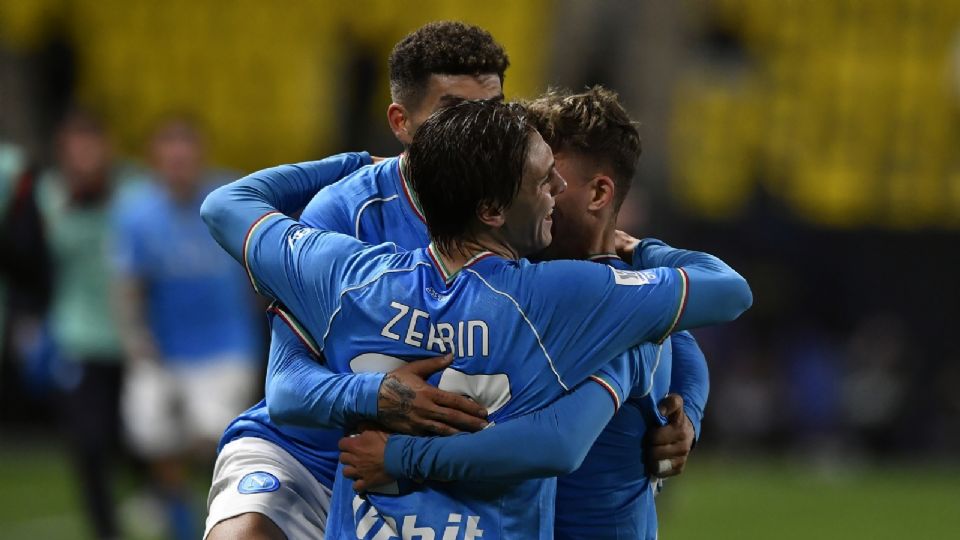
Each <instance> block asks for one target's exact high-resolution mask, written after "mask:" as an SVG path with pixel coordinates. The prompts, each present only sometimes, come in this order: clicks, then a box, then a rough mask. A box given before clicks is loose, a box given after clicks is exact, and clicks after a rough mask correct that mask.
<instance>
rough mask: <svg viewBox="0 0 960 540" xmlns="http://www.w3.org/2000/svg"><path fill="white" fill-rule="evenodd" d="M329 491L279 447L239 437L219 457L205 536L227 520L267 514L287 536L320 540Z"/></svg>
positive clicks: (208, 504) (327, 506) (260, 440)
mask: <svg viewBox="0 0 960 540" xmlns="http://www.w3.org/2000/svg"><path fill="white" fill-rule="evenodd" d="M331 495H332V494H331V492H330V489H328V488H327V487H326V486H324V485H323V484H321V483H320V482H319V481H317V479H316V478H315V477H314V476H313V475H312V474H310V471H308V470H307V468H306V467H304V466H303V465H302V464H301V463H300V462H299V461H297V460H296V459H294V457H293V456H291V455H290V454H288V453H287V452H286V451H285V450H284V449H283V448H280V447H279V446H277V445H275V444H273V443H272V442H270V441H266V440H264V439H259V438H257V437H241V438H239V439H236V440H234V441H231V442H229V443H228V444H227V445H226V446H224V447H223V450H222V451H221V452H220V455H219V456H217V464H216V466H215V467H214V469H213V482H212V484H211V485H210V495H209V496H208V497H207V523H206V530H205V531H204V533H203V537H204V538H206V537H207V535H208V534H210V529H212V528H213V526H214V525H216V524H217V523H220V522H221V521H223V520H225V519H230V518H232V517H236V516H239V515H240V514H246V513H248V512H256V513H258V514H263V515H264V516H266V517H268V518H270V521H272V522H273V523H274V524H276V525H277V527H279V528H280V530H281V531H283V534H285V535H286V536H287V538H289V539H290V540H299V539H301V538H303V539H320V540H323V535H324V530H325V529H326V525H327V513H328V512H329V510H330V497H331Z"/></svg>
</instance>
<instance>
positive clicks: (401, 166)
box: [397, 153, 427, 223]
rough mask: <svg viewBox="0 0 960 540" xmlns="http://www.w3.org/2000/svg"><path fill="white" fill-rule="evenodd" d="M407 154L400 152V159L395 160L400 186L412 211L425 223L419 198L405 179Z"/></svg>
mask: <svg viewBox="0 0 960 540" xmlns="http://www.w3.org/2000/svg"><path fill="white" fill-rule="evenodd" d="M406 158H407V154H406V153H403V154H400V159H398V160H397V169H398V170H399V172H400V186H401V187H402V188H403V194H404V195H406V196H407V202H408V203H410V208H412V209H413V212H414V213H415V214H417V217H418V218H420V221H422V222H423V223H426V222H427V220H426V218H424V217H423V208H421V207H420V200H419V199H418V198H417V194H416V193H415V192H414V191H413V186H411V185H410V182H409V180H407V176H408V175H407V169H408V167H407V159H406Z"/></svg>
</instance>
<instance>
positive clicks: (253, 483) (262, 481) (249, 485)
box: [237, 471, 280, 495]
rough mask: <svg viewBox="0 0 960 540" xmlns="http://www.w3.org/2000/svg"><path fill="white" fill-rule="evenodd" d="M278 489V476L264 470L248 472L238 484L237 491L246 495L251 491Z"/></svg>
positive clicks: (266, 491)
mask: <svg viewBox="0 0 960 540" xmlns="http://www.w3.org/2000/svg"><path fill="white" fill-rule="evenodd" d="M278 489H280V480H278V479H277V477H276V476H274V475H272V474H270V473H268V472H264V471H256V472H252V473H250V474H247V475H246V476H244V477H243V478H241V479H240V484H239V485H237V491H239V492H240V493H242V494H244V495H249V494H251V493H270V492H271V491H276V490H278Z"/></svg>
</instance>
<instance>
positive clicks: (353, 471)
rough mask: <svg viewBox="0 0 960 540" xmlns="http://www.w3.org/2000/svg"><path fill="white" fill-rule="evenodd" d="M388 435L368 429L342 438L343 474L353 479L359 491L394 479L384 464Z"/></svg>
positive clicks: (354, 486)
mask: <svg viewBox="0 0 960 540" xmlns="http://www.w3.org/2000/svg"><path fill="white" fill-rule="evenodd" d="M387 437H388V435H387V434H386V433H385V432H383V431H379V430H367V431H363V432H361V433H360V434H358V435H354V436H352V437H344V438H342V439H340V443H339V444H338V445H337V446H339V447H340V463H343V475H344V476H346V477H347V478H349V479H351V480H353V489H354V490H355V491H356V492H357V493H363V492H364V491H367V490H369V489H372V488H376V487H377V486H382V485H384V484H389V483H390V482H393V481H394V478H393V477H391V476H390V475H389V474H387V469H386V467H385V466H384V464H383V458H384V453H385V452H386V450H387Z"/></svg>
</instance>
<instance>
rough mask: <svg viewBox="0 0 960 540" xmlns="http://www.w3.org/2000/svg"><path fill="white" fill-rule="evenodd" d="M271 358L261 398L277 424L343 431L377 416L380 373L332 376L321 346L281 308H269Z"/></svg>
mask: <svg viewBox="0 0 960 540" xmlns="http://www.w3.org/2000/svg"><path fill="white" fill-rule="evenodd" d="M268 318H269V321H270V357H269V361H268V362H267V378H266V387H265V398H266V403H267V411H268V412H269V413H270V418H271V419H273V420H274V421H275V422H277V424H281V425H282V424H288V425H296V426H302V427H312V428H317V427H344V426H347V425H349V424H351V423H354V422H357V421H358V420H361V419H363V418H375V417H376V414H377V393H378V391H379V389H380V384H381V383H382V382H383V377H384V374H383V373H344V374H341V373H333V372H332V371H330V369H328V368H327V367H326V366H325V365H323V363H322V359H321V355H322V354H323V353H321V352H320V350H319V348H318V347H317V346H316V345H315V344H314V342H313V339H312V338H311V337H310V336H309V334H308V333H307V332H306V331H304V330H303V329H302V328H301V327H300V326H299V324H297V322H296V321H295V320H294V319H293V317H292V316H291V315H290V314H288V313H286V312H284V311H283V310H282V309H281V308H280V307H279V306H276V305H273V306H271V307H270V309H269V310H268Z"/></svg>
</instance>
